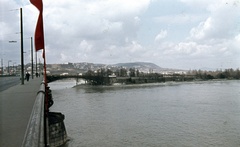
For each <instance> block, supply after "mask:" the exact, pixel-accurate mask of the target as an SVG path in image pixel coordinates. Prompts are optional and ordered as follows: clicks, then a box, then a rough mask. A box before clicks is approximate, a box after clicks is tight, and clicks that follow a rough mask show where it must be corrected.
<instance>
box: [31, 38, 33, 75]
mask: <svg viewBox="0 0 240 147" xmlns="http://www.w3.org/2000/svg"><path fill="white" fill-rule="evenodd" d="M31 61H32V79H33V42H32V37H31Z"/></svg>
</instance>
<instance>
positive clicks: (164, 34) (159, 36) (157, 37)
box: [155, 30, 167, 42]
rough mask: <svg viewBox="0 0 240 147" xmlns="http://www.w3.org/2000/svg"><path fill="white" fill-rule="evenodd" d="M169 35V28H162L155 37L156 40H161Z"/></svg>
mask: <svg viewBox="0 0 240 147" xmlns="http://www.w3.org/2000/svg"><path fill="white" fill-rule="evenodd" d="M166 36H167V30H161V31H160V33H159V34H158V35H157V36H156V37H155V42H159V41H161V40H162V39H164V38H165V37H166Z"/></svg>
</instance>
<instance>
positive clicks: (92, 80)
mask: <svg viewBox="0 0 240 147" xmlns="http://www.w3.org/2000/svg"><path fill="white" fill-rule="evenodd" d="M70 78H74V79H76V81H77V82H78V81H79V80H80V79H83V80H85V83H89V84H91V85H108V84H111V83H112V82H113V81H112V80H113V79H114V78H112V77H106V76H100V75H47V81H48V83H50V82H54V81H57V80H61V79H70Z"/></svg>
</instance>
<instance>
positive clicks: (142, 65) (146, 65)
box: [114, 62, 162, 69]
mask: <svg viewBox="0 0 240 147" xmlns="http://www.w3.org/2000/svg"><path fill="white" fill-rule="evenodd" d="M114 66H118V67H126V68H148V69H162V68H161V67H159V66H158V65H156V64H154V63H149V62H130V63H118V64H114Z"/></svg>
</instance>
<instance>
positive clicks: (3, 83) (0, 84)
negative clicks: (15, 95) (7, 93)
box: [0, 76, 21, 92]
mask: <svg viewBox="0 0 240 147" xmlns="http://www.w3.org/2000/svg"><path fill="white" fill-rule="evenodd" d="M20 82H21V81H20V77H18V76H16V77H0V92H1V91H4V90H6V89H8V88H10V87H12V86H15V85H17V84H19V83H20Z"/></svg>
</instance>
